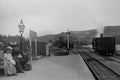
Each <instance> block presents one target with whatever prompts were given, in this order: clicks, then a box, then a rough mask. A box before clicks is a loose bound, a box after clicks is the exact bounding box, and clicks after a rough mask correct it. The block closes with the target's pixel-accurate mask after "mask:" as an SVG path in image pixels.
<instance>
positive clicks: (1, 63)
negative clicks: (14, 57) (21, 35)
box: [0, 58, 7, 76]
mask: <svg viewBox="0 0 120 80" xmlns="http://www.w3.org/2000/svg"><path fill="white" fill-rule="evenodd" d="M0 69H4V75H5V76H6V75H7V69H6V60H5V59H4V58H0Z"/></svg>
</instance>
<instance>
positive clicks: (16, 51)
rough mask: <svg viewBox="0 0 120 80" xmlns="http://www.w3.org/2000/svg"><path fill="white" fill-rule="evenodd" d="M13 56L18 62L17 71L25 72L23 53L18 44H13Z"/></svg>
mask: <svg viewBox="0 0 120 80" xmlns="http://www.w3.org/2000/svg"><path fill="white" fill-rule="evenodd" d="M12 56H13V59H14V60H15V62H16V65H15V67H16V69H17V72H18V73H24V71H23V68H22V64H21V59H22V55H21V53H20V51H19V48H18V46H17V45H12Z"/></svg>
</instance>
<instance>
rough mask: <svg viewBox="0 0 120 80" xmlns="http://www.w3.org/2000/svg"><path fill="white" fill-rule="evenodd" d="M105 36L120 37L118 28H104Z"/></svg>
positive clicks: (119, 28) (119, 27)
mask: <svg viewBox="0 0 120 80" xmlns="http://www.w3.org/2000/svg"><path fill="white" fill-rule="evenodd" d="M104 35H105V36H120V26H105V28H104Z"/></svg>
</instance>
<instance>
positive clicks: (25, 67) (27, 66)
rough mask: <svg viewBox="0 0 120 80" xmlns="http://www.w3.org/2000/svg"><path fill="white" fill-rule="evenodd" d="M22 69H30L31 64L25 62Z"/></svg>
mask: <svg viewBox="0 0 120 80" xmlns="http://www.w3.org/2000/svg"><path fill="white" fill-rule="evenodd" d="M24 70H25V71H30V70H32V65H31V64H30V63H26V64H25V65H24Z"/></svg>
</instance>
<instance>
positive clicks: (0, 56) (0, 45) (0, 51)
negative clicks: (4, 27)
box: [0, 42, 4, 59]
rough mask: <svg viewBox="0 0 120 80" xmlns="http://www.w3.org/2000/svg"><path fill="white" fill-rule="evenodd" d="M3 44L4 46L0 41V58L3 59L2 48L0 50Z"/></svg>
mask: <svg viewBox="0 0 120 80" xmlns="http://www.w3.org/2000/svg"><path fill="white" fill-rule="evenodd" d="M3 46H4V44H3V42H0V59H3V57H4V55H3V50H2V48H3Z"/></svg>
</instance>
